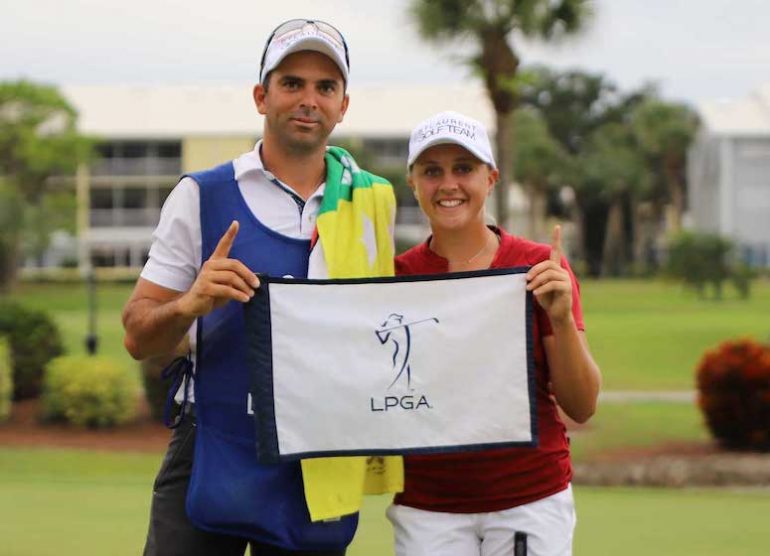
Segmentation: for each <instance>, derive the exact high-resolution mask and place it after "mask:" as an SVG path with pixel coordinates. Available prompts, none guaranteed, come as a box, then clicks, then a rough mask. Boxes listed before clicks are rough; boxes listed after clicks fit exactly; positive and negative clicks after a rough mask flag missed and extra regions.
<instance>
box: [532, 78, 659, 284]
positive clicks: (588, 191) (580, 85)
mask: <svg viewBox="0 0 770 556" xmlns="http://www.w3.org/2000/svg"><path fill="white" fill-rule="evenodd" d="M519 82H520V83H521V87H520V92H521V103H522V105H523V106H529V107H533V108H536V109H537V110H538V111H539V112H540V114H541V115H542V118H543V120H544V121H545V123H546V125H547V126H548V129H549V131H550V133H551V135H552V136H553V138H554V139H555V140H556V141H557V142H558V143H559V144H560V145H561V146H562V148H563V149H564V151H565V152H566V153H567V154H568V155H569V165H570V167H571V169H572V170H571V173H570V174H568V175H567V177H566V179H565V181H564V184H566V185H570V186H572V187H573V190H574V192H575V203H574V207H573V218H574V219H575V225H576V229H577V230H578V234H577V236H578V237H577V239H578V253H577V255H578V256H579V258H582V259H583V261H584V262H585V263H586V264H587V267H588V269H589V271H590V272H591V274H593V275H599V274H600V273H601V272H602V266H603V264H602V260H603V258H604V253H605V248H604V246H605V235H606V232H607V218H608V216H609V208H610V197H611V196H608V195H605V194H604V193H603V192H602V191H601V185H602V184H603V183H604V181H603V180H596V179H595V178H596V175H594V176H592V177H589V176H587V175H586V172H585V170H586V168H585V163H586V160H585V157H586V155H587V150H588V149H589V145H590V144H591V141H592V137H593V136H594V135H595V134H596V133H597V132H598V130H600V129H601V128H603V127H604V126H607V125H610V124H625V125H628V122H629V120H630V115H631V113H632V111H633V109H634V107H636V106H637V105H638V104H640V103H641V102H643V101H644V100H645V99H646V98H648V97H650V96H651V95H653V94H654V91H653V90H652V89H650V88H642V89H640V90H638V91H633V92H631V93H624V92H622V91H620V90H619V89H618V87H617V86H616V85H615V84H614V83H613V82H611V81H610V80H608V79H607V78H606V77H604V76H603V75H601V74H590V73H585V72H581V71H566V72H560V71H555V70H551V69H549V68H546V67H542V66H535V67H529V68H526V69H524V70H522V72H521V73H520V78H519ZM594 160H596V159H594ZM601 167H602V165H598V166H596V168H601ZM615 214H616V215H617V208H616V213H615Z"/></svg>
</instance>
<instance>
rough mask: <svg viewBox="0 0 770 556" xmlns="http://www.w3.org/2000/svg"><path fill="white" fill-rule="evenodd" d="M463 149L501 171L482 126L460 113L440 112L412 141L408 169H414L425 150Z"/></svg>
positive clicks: (430, 119) (421, 124)
mask: <svg viewBox="0 0 770 556" xmlns="http://www.w3.org/2000/svg"><path fill="white" fill-rule="evenodd" d="M447 144H453V145H460V146H461V147H463V148H465V149H467V150H468V151H470V152H471V154H473V156H475V157H476V158H478V159H479V160H481V161H482V162H484V163H486V164H489V165H490V166H491V167H492V168H497V165H496V164H495V157H494V156H492V146H491V145H490V144H489V137H488V136H487V130H486V129H485V128H484V126H483V125H482V124H481V122H479V121H477V120H474V119H473V118H469V117H468V116H464V115H462V114H460V113H459V112H452V111H447V112H440V113H438V114H436V115H435V116H431V117H430V118H428V119H427V120H425V121H423V122H422V123H420V124H419V125H418V126H417V127H416V128H414V130H413V131H412V135H411V136H410V137H409V157H408V158H407V167H408V168H411V167H412V164H414V161H415V160H417V157H419V156H420V155H421V154H422V153H423V152H425V150H427V149H429V148H431V147H435V146H436V145H447Z"/></svg>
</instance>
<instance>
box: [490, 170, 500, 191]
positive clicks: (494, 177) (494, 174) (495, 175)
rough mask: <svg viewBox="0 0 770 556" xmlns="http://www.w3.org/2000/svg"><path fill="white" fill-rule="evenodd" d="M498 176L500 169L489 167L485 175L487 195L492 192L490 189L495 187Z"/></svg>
mask: <svg viewBox="0 0 770 556" xmlns="http://www.w3.org/2000/svg"><path fill="white" fill-rule="evenodd" d="M499 178H500V170H498V169H497V168H492V167H489V175H488V176H487V180H488V182H487V195H491V194H492V190H493V189H494V188H495V184H496V183H497V180H498V179H499Z"/></svg>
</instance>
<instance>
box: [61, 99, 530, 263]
mask: <svg viewBox="0 0 770 556" xmlns="http://www.w3.org/2000/svg"><path fill="white" fill-rule="evenodd" d="M62 91H63V93H64V95H65V96H66V97H67V98H68V99H69V100H70V101H71V102H72V104H73V105H74V106H75V108H76V109H77V110H78V112H79V129H80V131H81V132H83V133H84V134H87V135H89V136H92V137H95V138H96V139H97V140H98V142H99V143H98V152H99V155H100V158H99V159H98V160H96V161H95V162H94V163H93V164H91V165H90V167H89V168H82V169H81V171H80V172H79V173H78V176H77V178H76V183H77V189H78V195H79V201H80V202H79V206H80V210H79V216H78V228H79V234H78V235H79V238H80V242H79V245H80V249H79V254H78V259H79V265H80V267H81V269H83V268H87V267H88V265H89V264H93V265H94V266H107V267H124V268H125V267H128V268H136V267H139V266H141V265H142V264H143V263H144V261H145V260H146V257H147V252H148V250H149V247H150V242H151V233H152V230H153V228H154V227H155V225H156V224H157V221H158V217H159V215H160V208H161V206H162V204H163V201H164V200H165V198H166V197H167V196H168V194H169V192H170V191H171V189H172V188H173V186H174V185H175V184H176V183H177V181H178V179H179V176H180V175H181V174H184V173H186V172H191V171H195V170H201V169H205V168H209V167H211V166H213V165H216V164H220V163H222V162H224V161H226V160H229V159H232V158H234V157H235V156H237V155H238V154H240V153H242V152H245V151H247V150H249V149H251V148H252V147H253V146H254V143H255V141H256V140H257V139H258V138H259V136H260V134H261V131H262V125H263V122H262V117H261V116H260V115H259V114H258V113H257V111H256V109H255V107H254V104H253V100H252V97H251V86H249V85H243V86H142V87H130V86H66V87H63V88H62ZM350 97H351V102H350V108H349V110H348V112H347V114H346V116H345V120H344V122H343V123H342V124H340V125H339V126H338V127H337V129H336V130H335V131H334V134H333V140H332V142H346V143H348V144H353V145H355V146H357V147H359V148H362V149H363V150H364V152H366V153H367V154H368V156H371V157H372V159H373V160H374V162H375V164H376V165H377V166H378V167H379V168H384V167H389V168H391V169H393V171H394V172H400V171H403V172H404V173H405V171H406V169H405V168H404V164H405V161H406V157H407V146H408V138H409V133H410V131H411V129H412V128H413V127H414V126H415V125H416V124H417V123H419V122H420V121H421V120H423V119H424V118H426V117H428V116H430V115H431V114H434V113H435V112H438V111H440V110H457V111H459V112H462V113H464V114H467V115H469V116H472V117H474V118H476V119H478V120H480V121H481V122H483V123H484V124H485V125H486V126H488V128H489V129H490V130H493V129H494V113H493V110H492V108H491V105H490V103H489V101H488V99H487V97H486V94H485V92H484V90H483V89H482V88H481V86H480V85H478V84H469V85H468V86H463V87H449V88H441V89H438V88H436V87H410V88H402V89H398V88H393V87H387V88H374V87H372V88H367V89H364V88H361V89H352V90H351V92H350ZM399 204H400V209H399V215H398V222H397V224H398V227H397V234H399V235H400V236H401V237H404V238H407V239H408V240H411V241H413V242H414V241H417V240H418V239H420V238H422V237H425V234H426V230H427V227H426V225H425V222H424V221H423V220H422V218H421V215H420V212H419V209H417V208H416V207H415V206H414V199H412V198H411V195H405V196H402V198H400V199H399ZM410 205H411V207H410ZM518 210H519V211H521V210H523V209H518Z"/></svg>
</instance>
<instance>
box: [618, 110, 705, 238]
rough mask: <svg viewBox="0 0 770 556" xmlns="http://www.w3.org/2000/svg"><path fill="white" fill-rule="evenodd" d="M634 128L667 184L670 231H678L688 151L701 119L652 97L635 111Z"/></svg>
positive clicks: (633, 116)
mask: <svg viewBox="0 0 770 556" xmlns="http://www.w3.org/2000/svg"><path fill="white" fill-rule="evenodd" d="M631 125H632V128H633V131H634V135H635V136H636V141H637V142H638V144H639V145H640V146H641V148H642V149H643V151H644V153H645V154H646V155H647V157H648V158H649V159H650V161H651V162H652V163H653V165H654V166H655V167H656V168H657V170H658V172H659V173H660V175H661V177H662V178H663V181H664V182H665V185H666V190H667V197H668V200H669V201H670V203H671V205H672V207H673V211H672V216H673V218H671V221H670V226H671V232H673V233H676V232H679V231H680V229H681V227H682V213H683V212H684V208H685V206H684V205H685V194H686V187H685V185H686V184H685V167H686V164H687V150H688V149H689V147H690V143H692V140H693V137H694V136H695V132H696V130H697V128H698V117H697V116H696V114H695V112H693V110H692V109H691V108H690V107H689V106H687V105H685V104H678V103H671V102H664V101H662V100H658V99H654V98H653V99H648V100H647V101H645V102H643V103H642V104H639V105H638V106H637V107H636V108H635V109H634V112H633V114H632V115H631Z"/></svg>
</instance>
